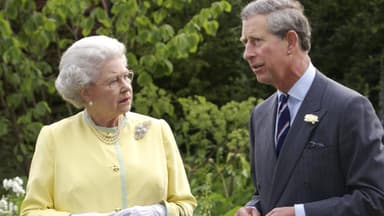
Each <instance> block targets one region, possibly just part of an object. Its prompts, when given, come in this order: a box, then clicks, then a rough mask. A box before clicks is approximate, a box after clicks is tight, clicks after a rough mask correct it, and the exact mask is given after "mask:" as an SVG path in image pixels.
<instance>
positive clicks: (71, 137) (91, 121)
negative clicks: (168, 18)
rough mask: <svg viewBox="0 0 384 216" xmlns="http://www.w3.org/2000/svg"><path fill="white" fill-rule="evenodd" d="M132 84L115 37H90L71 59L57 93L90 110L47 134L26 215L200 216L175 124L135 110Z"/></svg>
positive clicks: (72, 50) (39, 147) (65, 60)
mask: <svg viewBox="0 0 384 216" xmlns="http://www.w3.org/2000/svg"><path fill="white" fill-rule="evenodd" d="M132 78H133V72H132V71H131V70H129V69H127V59H126V56H125V46H124V45H123V44H122V43H120V42H119V41H117V40H116V39H113V38H110V37H106V36H91V37H86V38H83V39H81V40H79V41H77V42H75V43H74V44H73V45H72V46H71V47H69V49H68V50H67V51H66V52H65V53H64V55H63V56H62V58H61V62H60V73H59V76H58V78H57V80H56V88H57V90H58V92H59V93H60V94H61V95H62V97H63V98H64V100H66V101H68V102H70V103H71V104H73V105H74V106H76V107H79V108H82V107H84V108H85V109H84V111H81V112H79V113H77V114H75V115H73V116H71V117H69V118H65V119H63V120H61V121H58V122H56V123H53V124H51V125H48V126H44V127H43V128H42V129H41V132H40V134H39V137H38V139H37V143H36V150H35V153H34V156H33V160H32V164H31V169H30V174H29V178H28V184H27V193H26V197H25V200H24V202H23V204H22V213H21V215H22V216H38V215H39V216H45V215H46V216H69V215H72V216H80V215H81V216H102V215H103V216H107V215H109V216H127V215H139V216H140V215H142V216H150V215H156V216H161V215H192V214H193V209H194V208H195V206H196V200H195V198H194V197H193V195H192V194H191V191H190V187H189V183H188V179H187V176H186V173H185V170H184V166H183V162H182V159H181V157H180V154H179V151H178V148H177V145H176V142H175V139H174V136H173V134H172V131H171V129H170V127H169V125H168V124H167V123H166V122H165V121H164V120H160V119H155V118H151V117H149V116H144V115H140V114H137V113H133V112H130V108H131V104H132V99H133V91H132V85H131V82H132Z"/></svg>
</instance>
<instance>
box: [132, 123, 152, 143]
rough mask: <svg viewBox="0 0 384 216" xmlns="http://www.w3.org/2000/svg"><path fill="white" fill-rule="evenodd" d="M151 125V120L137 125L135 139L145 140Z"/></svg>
mask: <svg viewBox="0 0 384 216" xmlns="http://www.w3.org/2000/svg"><path fill="white" fill-rule="evenodd" d="M150 125H151V122H150V121H149V120H148V121H145V122H142V123H140V124H138V125H136V127H135V139H136V140H139V139H141V138H143V137H144V135H145V133H147V131H148V128H149V126H150Z"/></svg>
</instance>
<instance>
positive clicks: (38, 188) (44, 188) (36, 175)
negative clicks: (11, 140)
mask: <svg viewBox="0 0 384 216" xmlns="http://www.w3.org/2000/svg"><path fill="white" fill-rule="evenodd" d="M53 158H54V145H53V143H51V139H50V133H49V127H46V126H45V127H43V128H42V129H41V131H40V134H39V136H38V138H37V142H36V149H35V152H34V154H33V158H32V163H31V169H30V173H29V177H28V183H27V190H26V196H25V198H24V201H23V203H22V206H21V216H67V215H69V213H68V212H65V211H56V210H55V209H53V206H54V205H53V204H54V202H53V193H54V191H53V180H54V161H53V160H54V159H53Z"/></svg>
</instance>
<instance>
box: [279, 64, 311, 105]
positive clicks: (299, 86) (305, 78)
mask: <svg viewBox="0 0 384 216" xmlns="http://www.w3.org/2000/svg"><path fill="white" fill-rule="evenodd" d="M315 75H316V68H315V67H314V66H313V64H312V63H311V62H309V65H308V68H307V69H306V70H305V72H304V74H303V75H302V76H301V77H300V79H299V80H297V81H296V83H295V84H294V85H293V86H292V88H291V89H290V90H289V91H288V94H289V97H290V98H295V99H297V100H299V101H303V100H304V97H305V95H307V92H308V90H309V88H310V87H311V85H312V82H313V80H314V79H315ZM277 94H278V96H279V97H280V95H281V94H282V92H281V91H279V90H278V91H277Z"/></svg>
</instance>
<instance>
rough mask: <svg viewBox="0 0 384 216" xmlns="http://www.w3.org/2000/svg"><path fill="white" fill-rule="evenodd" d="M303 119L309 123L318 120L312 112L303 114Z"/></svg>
mask: <svg viewBox="0 0 384 216" xmlns="http://www.w3.org/2000/svg"><path fill="white" fill-rule="evenodd" d="M304 121H305V122H308V123H311V124H315V123H316V122H318V121H319V117H318V116H317V115H314V114H306V115H305V116H304Z"/></svg>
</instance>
